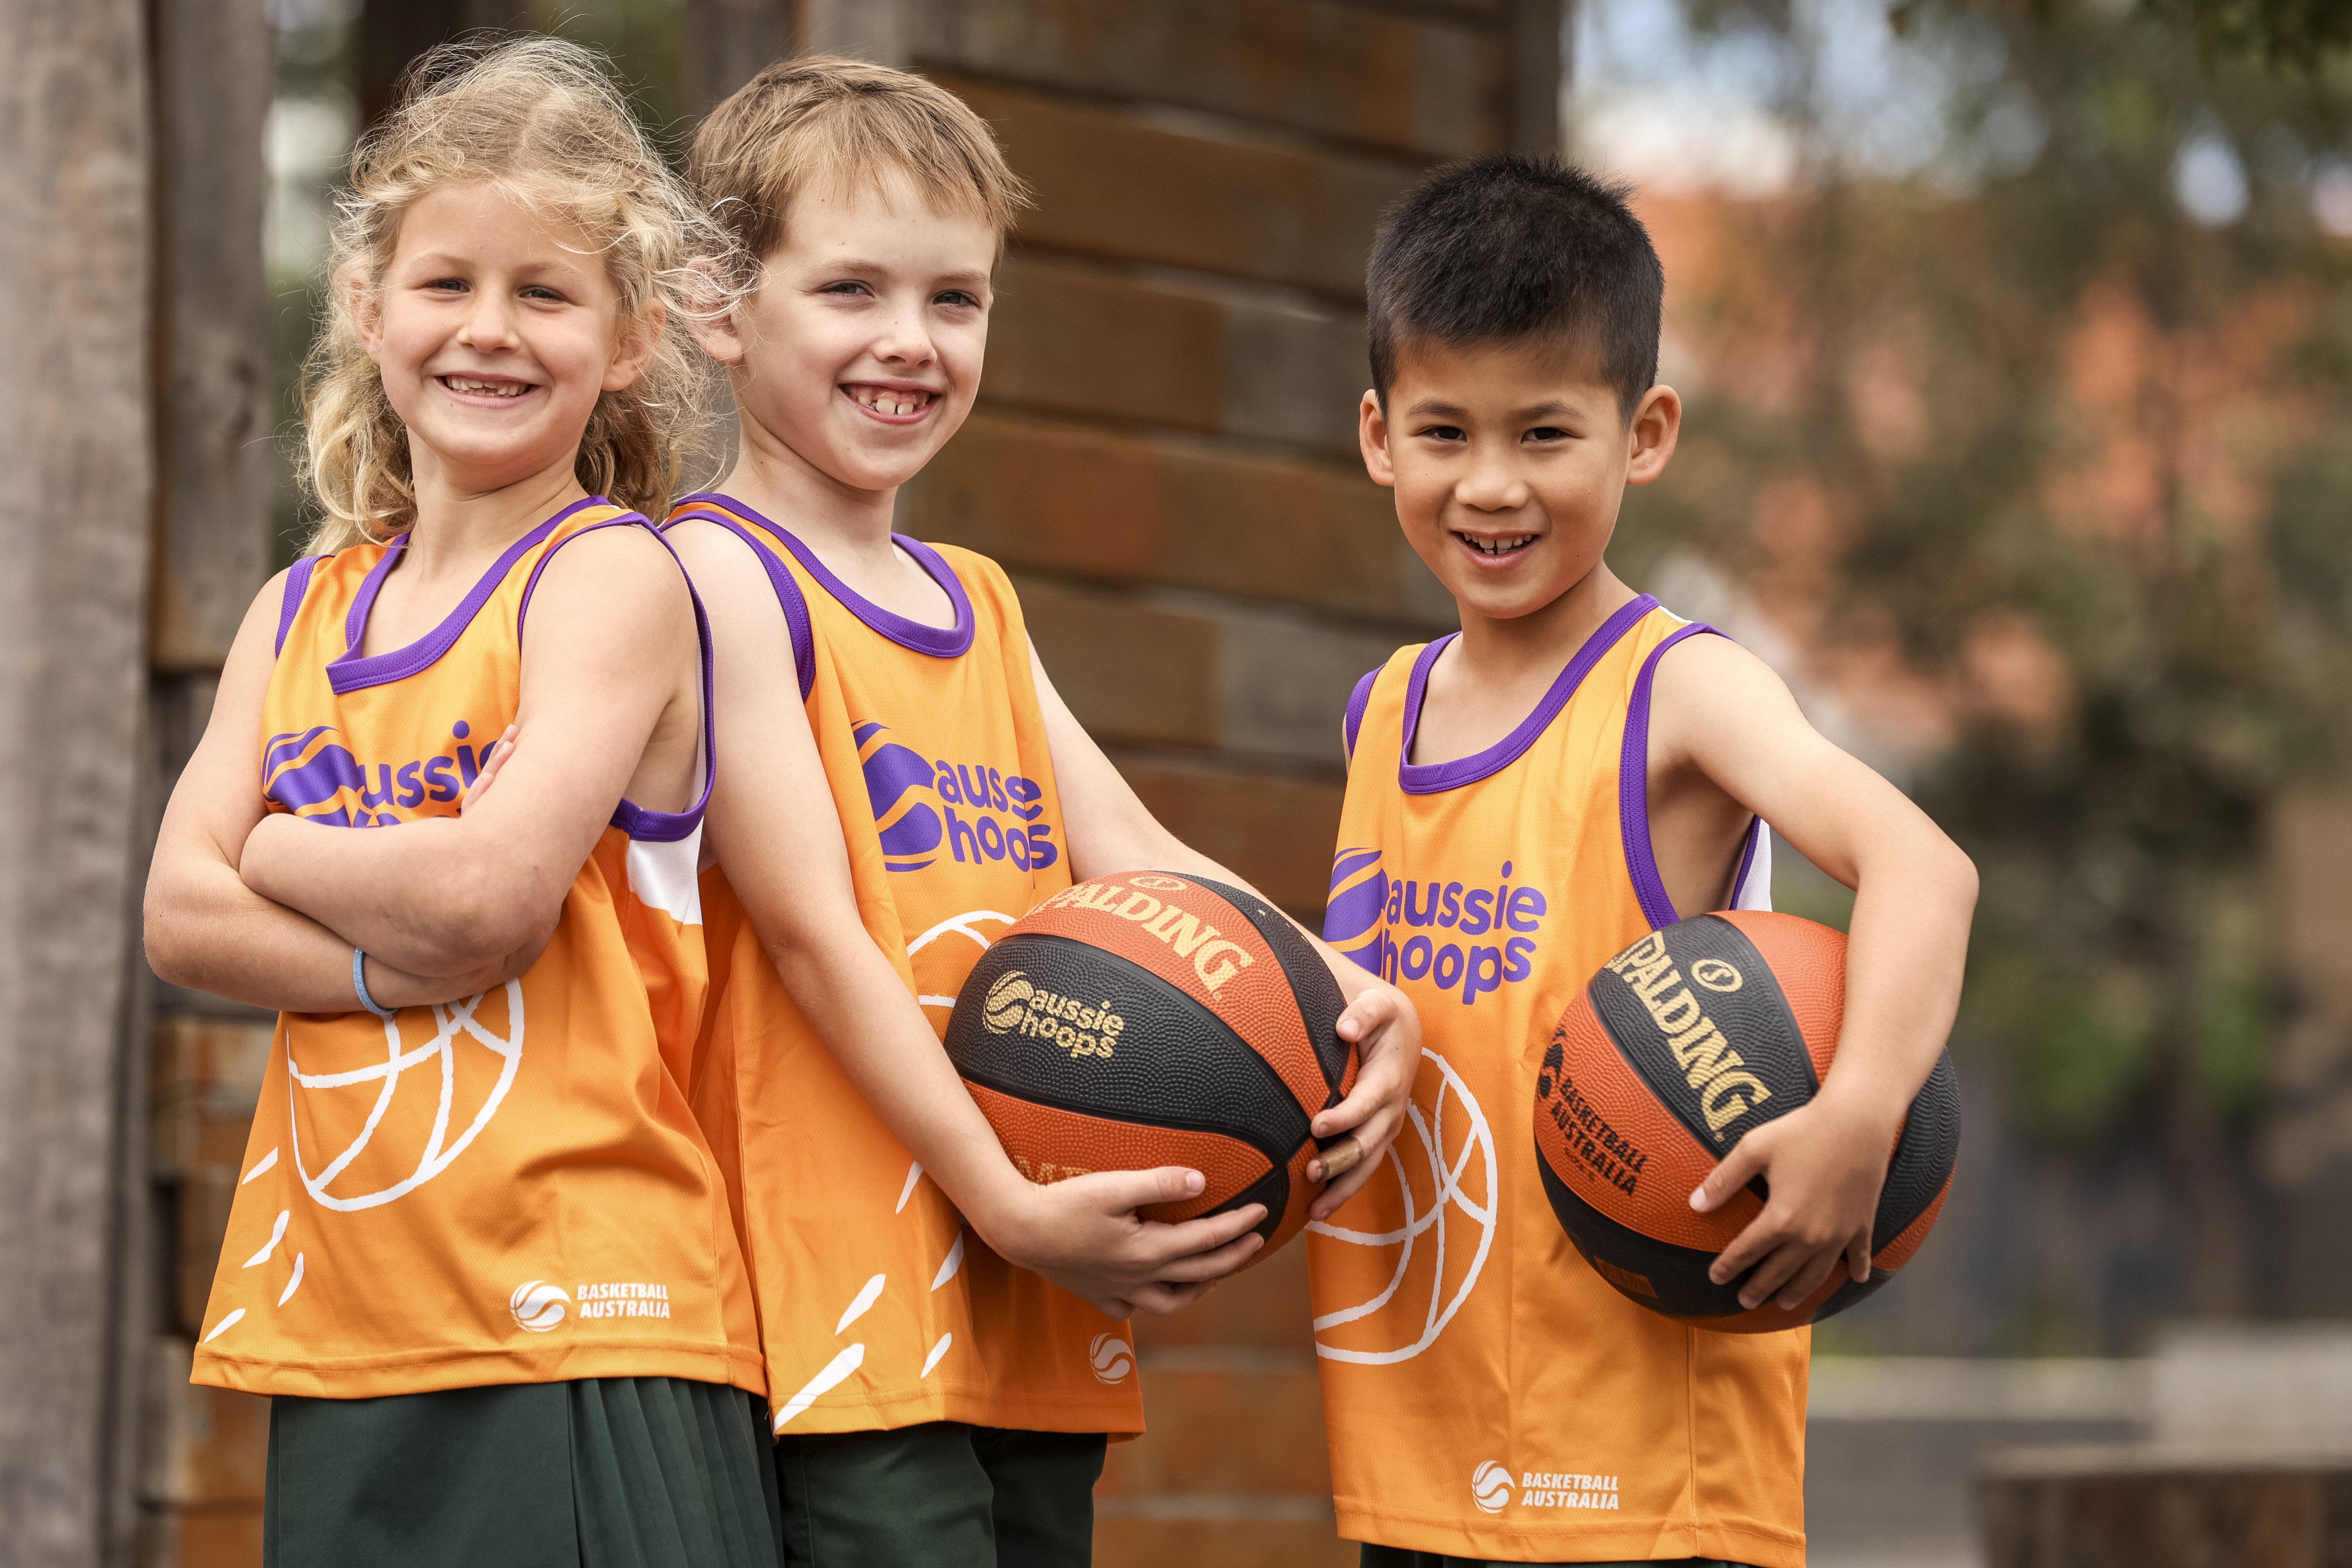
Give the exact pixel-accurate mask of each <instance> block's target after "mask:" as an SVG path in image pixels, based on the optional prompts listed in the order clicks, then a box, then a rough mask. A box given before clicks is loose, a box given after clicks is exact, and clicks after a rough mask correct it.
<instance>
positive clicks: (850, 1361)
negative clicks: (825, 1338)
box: [775, 1344, 866, 1432]
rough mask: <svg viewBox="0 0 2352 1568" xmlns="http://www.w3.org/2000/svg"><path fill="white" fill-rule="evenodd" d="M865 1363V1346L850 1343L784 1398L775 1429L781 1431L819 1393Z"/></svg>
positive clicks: (829, 1390) (817, 1396)
mask: <svg viewBox="0 0 2352 1568" xmlns="http://www.w3.org/2000/svg"><path fill="white" fill-rule="evenodd" d="M865 1364H866V1347H865V1346H864V1345H862V1344H861V1345H852V1346H850V1347H849V1348H848V1349H847V1350H845V1351H844V1352H841V1353H840V1354H839V1355H837V1356H835V1357H834V1358H833V1359H832V1360H831V1361H829V1362H827V1363H824V1371H823V1372H821V1373H817V1374H816V1375H815V1376H814V1377H813V1378H810V1379H809V1380H808V1381H807V1382H806V1383H804V1384H801V1390H800V1392H799V1393H798V1394H793V1396H792V1397H791V1398H790V1399H787V1400H785V1401H784V1407H783V1408H782V1409H781V1410H779V1411H777V1412H776V1425H775V1430H777V1431H779V1432H781V1431H782V1430H783V1429H784V1423H785V1422H787V1421H790V1420H791V1419H792V1418H793V1416H795V1415H799V1414H800V1413H801V1412H802V1411H803V1410H806V1409H807V1408H808V1407H809V1406H810V1405H814V1404H815V1403H816V1402H817V1400H818V1398H819V1397H820V1396H821V1395H823V1394H827V1393H829V1392H831V1391H832V1390H833V1389H834V1388H835V1386H837V1385H838V1384H840V1383H841V1382H842V1381H843V1380H844V1379H845V1378H847V1377H848V1376H849V1374H850V1373H853V1372H856V1370H857V1369H858V1368H859V1367H861V1366H863V1365H865Z"/></svg>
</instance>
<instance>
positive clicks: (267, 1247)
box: [245, 1209, 294, 1268]
mask: <svg viewBox="0 0 2352 1568" xmlns="http://www.w3.org/2000/svg"><path fill="white" fill-rule="evenodd" d="M293 1217H294V1216H293V1215H292V1213H291V1212H290V1211H289V1210H286V1209H279V1210H278V1223H277V1224H276V1225H274V1226H270V1227H269V1239H268V1241H265V1242H263V1243H262V1244H261V1250H260V1251H258V1252H257V1253H255V1254H254V1255H253V1256H252V1257H250V1258H247V1259H246V1260H245V1267H246V1268H253V1267H254V1266H255V1265H257V1264H261V1263H267V1262H268V1261H269V1255H270V1254H271V1253H273V1252H275V1251H277V1250H278V1243H279V1242H281V1241H283V1240H285V1239H286V1222H287V1221H288V1220H289V1219H291V1218H293Z"/></svg>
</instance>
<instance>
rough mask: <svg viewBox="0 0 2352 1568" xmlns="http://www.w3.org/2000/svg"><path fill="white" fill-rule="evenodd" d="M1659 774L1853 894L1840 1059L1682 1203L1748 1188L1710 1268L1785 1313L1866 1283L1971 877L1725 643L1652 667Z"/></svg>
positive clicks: (1942, 1029)
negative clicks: (1727, 1240) (1730, 1236)
mask: <svg viewBox="0 0 2352 1568" xmlns="http://www.w3.org/2000/svg"><path fill="white" fill-rule="evenodd" d="M1654 712H1655V720H1654V725H1653V728H1652V730H1651V740H1650V765H1651V770H1652V773H1653V775H1654V776H1655V775H1657V774H1661V773H1667V772H1670V771H1671V770H1673V769H1675V768H1677V767H1685V766H1688V767H1696V769H1697V771H1698V772H1700V773H1703V774H1705V776H1706V778H1707V779H1709V780H1711V781H1712V782H1713V783H1714V784H1716V785H1717V787H1719V788H1721V789H1722V790H1723V791H1724V792H1725V793H1726V794H1727V795H1730V796H1731V797H1732V798H1733V799H1735V800H1737V801H1738V802H1739V803H1740V804H1741V805H1744V806H1746V807H1747V808H1748V810H1750V811H1752V812H1754V813H1756V815H1758V816H1760V817H1762V818H1763V819H1764V820H1765V821H1767V822H1769V823H1770V824H1771V825H1772V830H1773V831H1774V832H1775V833H1778V834H1779V835H1780V837H1783V838H1786V839H1787V840H1788V841H1789V842H1790V844H1791V845H1793V846H1795V847H1796V848H1797V850H1798V852H1799V853H1801V854H1802V855H1803V856H1804V857H1805V858H1806V859H1808V860H1811V862H1812V863H1813V864H1814V865H1816V866H1818V867H1820V868H1822V870H1823V871H1825V872H1827V873H1828V874H1829V875H1830V876H1832V877H1834V878H1836V879H1838V880H1839V881H1840V882H1843V884H1845V886H1847V887H1849V888H1852V889H1853V890H1854V900H1853V921H1852V922H1851V925H1850V929H1849V931H1848V932H1847V944H1846V988H1845V1018H1844V1023H1843V1026H1842V1027H1841V1028H1840V1030H1839V1034H1838V1048H1837V1059H1836V1061H1835V1062H1834V1063H1832V1066H1831V1069H1830V1072H1829V1075H1828V1076H1827V1077H1826V1078H1825V1079H1823V1080H1822V1088H1821V1092H1820V1093H1818V1094H1816V1095H1815V1096H1814V1097H1813V1099H1812V1100H1811V1103H1809V1104H1807V1105H1805V1106H1804V1107H1802V1108H1801V1109H1800V1110H1794V1111H1791V1112H1790V1113H1789V1114H1788V1115H1786V1116H1783V1117H1780V1118H1778V1119H1777V1120H1775V1121H1769V1122H1767V1123H1765V1124H1764V1125H1763V1126H1762V1127H1759V1128H1758V1129H1757V1130H1756V1131H1753V1132H1750V1133H1748V1135H1747V1136H1746V1137H1744V1138H1742V1139H1741V1140H1740V1141H1739V1144H1738V1148H1736V1149H1734V1150H1733V1151H1732V1152H1731V1154H1730V1157H1729V1158H1727V1159H1726V1160H1725V1161H1724V1162H1723V1163H1722V1164H1721V1165H1719V1166H1718V1167H1717V1169H1716V1170H1715V1172H1714V1173H1712V1174H1710V1175H1709V1176H1708V1177H1707V1179H1706V1181H1705V1182H1704V1183H1702V1184H1700V1186H1699V1188H1698V1190H1697V1191H1696V1192H1695V1193H1693V1194H1691V1206H1692V1207H1693V1208H1696V1209H1698V1210H1700V1211H1701V1212H1706V1211H1708V1210H1712V1209H1714V1208H1716V1207H1717V1206H1718V1205H1722V1204H1723V1203H1725V1202H1727V1201H1728V1200H1729V1199H1730V1197H1731V1195H1732V1194H1734V1193H1737V1192H1738V1190H1739V1189H1740V1188H1741V1187H1743V1186H1745V1185H1746V1184H1748V1182H1749V1181H1750V1180H1752V1179H1753V1178H1755V1177H1756V1176H1758V1175H1761V1176H1763V1177H1764V1179H1765V1181H1766V1183H1767V1184H1768V1185H1769V1192H1770V1196H1769V1201H1768V1202H1767V1203H1766V1205H1765V1206H1764V1212H1763V1213H1762V1214H1760V1215H1758V1216H1757V1218H1756V1219H1755V1220H1754V1221H1753V1222H1751V1223H1750V1224H1749V1225H1748V1228H1747V1229H1745V1230H1743V1231H1742V1232H1740V1234H1739V1236H1738V1237H1737V1238H1736V1239H1734V1241H1733V1242H1732V1244H1731V1245H1730V1246H1729V1247H1726V1248H1725V1249H1724V1250H1723V1253H1722V1255H1721V1256H1720V1257H1718V1258H1717V1259H1716V1262H1715V1267H1714V1268H1713V1269H1712V1270H1710V1276H1711V1278H1713V1279H1715V1281H1716V1282H1717V1284H1724V1283H1727V1282H1729V1281H1730V1280H1733V1279H1738V1277H1739V1275H1740V1274H1741V1273H1742V1272H1743V1271H1745V1270H1746V1269H1748V1268H1750V1267H1754V1268H1755V1270H1756V1272H1755V1274H1754V1276H1753V1277H1752V1278H1751V1279H1749V1280H1748V1282H1747V1283H1746V1284H1745V1285H1744V1286H1743V1287H1741V1289H1740V1292H1739V1300H1740V1305H1741V1306H1743V1307H1747V1308H1753V1307H1755V1306H1757V1305H1758V1304H1759V1303H1760V1302H1762V1301H1764V1300H1767V1299H1768V1298H1770V1297H1773V1296H1775V1295H1776V1294H1777V1296H1778V1298H1779V1300H1780V1304H1781V1305H1782V1306H1783V1307H1793V1306H1795V1305H1796V1304H1797V1303H1798V1302H1800V1301H1801V1300H1804V1299H1805V1298H1806V1297H1807V1296H1809V1295H1811V1293H1812V1292H1813V1290H1814V1289H1817V1288H1818V1287H1819V1286H1820V1284H1821V1283H1822V1280H1824V1279H1827V1278H1829V1274H1830V1270H1832V1268H1836V1267H1837V1266H1838V1264H1839V1263H1840V1261H1841V1260H1843V1262H1844V1263H1845V1265H1846V1267H1847V1268H1849V1270H1850V1271H1851V1272H1852V1274H1853V1278H1854V1279H1856V1280H1864V1279H1869V1277H1870V1258H1871V1250H1872V1247H1873V1245H1874V1244H1873V1240H1872V1237H1871V1234H1870V1232H1871V1220H1872V1215H1873V1212H1874V1210H1875V1208H1876V1207H1877V1204H1878V1190H1879V1187H1880V1186H1881V1184H1883V1183H1884V1182H1885V1177H1886V1164H1887V1156H1888V1152H1889V1151H1890V1150H1891V1149H1892V1148H1893V1147H1894V1144H1895V1138H1896V1137H1897V1135H1898V1134H1899V1133H1900V1132H1901V1131H1902V1128H1903V1119H1904V1116H1905V1114H1906V1112H1907V1111H1908V1110H1910V1106H1911V1101H1912V1100H1913V1098H1914V1097H1916V1095H1917V1094H1918V1092H1919V1088H1920V1085H1922V1084H1923V1083H1925V1082H1926V1081H1927V1074H1928V1073H1929V1072H1930V1071H1931V1070H1932V1069H1933V1068H1934V1067H1935V1065H1936V1059H1937V1056H1938V1055H1940V1054H1941V1052H1942V1051H1943V1048H1944V1040H1945V1037H1947V1036H1948V1035H1949V1034H1950V1033H1951V1028H1952V1017H1953V1015H1954V1014H1955V1012H1957V1011H1958V1006H1959V997H1960V975H1961V971H1962V968H1963V967H1964V965H1965V963H1966V960H1967V957H1968V945H1969V917H1970V914H1971V913H1972V911H1973V910H1974V909H1975V907H1976V895H1977V877H1976V868H1975V867H1974V866H1973V865H1971V864H1970V863H1969V858H1968V857H1967V856H1966V855H1964V854H1962V853H1961V852H1960V849H1959V847H1958V846H1957V845H1955V844H1954V843H1953V842H1952V841H1951V840H1950V839H1949V838H1947V837H1945V836H1944V834H1943V832H1942V830H1941V829H1939V828H1938V827H1937V826H1936V825H1935V824H1934V823H1933V822H1931V821H1929V820H1928V819H1927V814H1926V813H1924V812H1922V811H1921V810H1920V809H1919V808H1918V807H1917V806H1916V805H1912V804H1911V802H1910V801H1909V800H1908V799H1906V797H1905V796H1904V795H1903V794H1902V792H1900V791H1899V790H1897V789H1895V786H1894V785H1893V784H1888V783H1887V782H1886V781H1885V779H1883V778H1881V777H1879V776H1878V774H1876V773H1873V772H1872V771H1871V770H1870V769H1869V768H1867V767H1865V766H1864V765H1863V764H1862V763H1859V762H1857V761H1855V760H1854V759H1853V757H1851V756H1849V755H1848V754H1847V753H1845V752H1843V751H1841V750H1839V749H1838V748H1837V747H1835V746H1833V745H1832V744H1831V743H1830V742H1827V741H1826V740H1823V739H1822V736H1821V735H1820V734H1819V733H1818V732H1817V731H1815V730H1814V729H1813V727H1812V726H1811V724H1809V723H1808V722H1806V721H1805V717H1804V715H1803V714H1802V713H1801V712H1800V711H1799V710H1798V708H1797V703H1796V700H1795V699H1794V698H1793V697H1791V696H1790V693H1789V689H1788V687H1787V686H1785V685H1784V684H1782V682H1781V681H1780V678H1779V677H1778V676H1776V675H1774V674H1773V673H1772V672H1771V670H1770V669H1769V668H1766V667H1765V665H1764V663H1763V662H1762V661H1761V660H1760V659H1759V658H1756V657H1755V656H1754V655H1753V654H1751V653H1749V652H1748V651H1747V650H1746V649H1744V648H1741V647H1738V646H1736V645H1735V644H1733V643H1730V642H1728V641H1727V640H1725V639H1724V638H1722V637H1691V638H1688V639H1686V640H1685V641H1684V642H1683V643H1681V644H1679V645H1677V646H1676V647H1675V648H1674V649H1672V650H1671V651H1670V652H1669V653H1668V654H1667V655H1666V657H1665V658H1664V659H1663V660H1661V661H1660V663H1659V666H1658V673H1657V686H1656V703H1655V709H1654Z"/></svg>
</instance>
